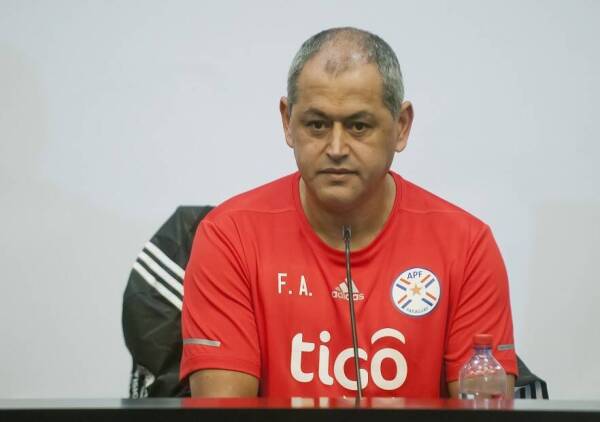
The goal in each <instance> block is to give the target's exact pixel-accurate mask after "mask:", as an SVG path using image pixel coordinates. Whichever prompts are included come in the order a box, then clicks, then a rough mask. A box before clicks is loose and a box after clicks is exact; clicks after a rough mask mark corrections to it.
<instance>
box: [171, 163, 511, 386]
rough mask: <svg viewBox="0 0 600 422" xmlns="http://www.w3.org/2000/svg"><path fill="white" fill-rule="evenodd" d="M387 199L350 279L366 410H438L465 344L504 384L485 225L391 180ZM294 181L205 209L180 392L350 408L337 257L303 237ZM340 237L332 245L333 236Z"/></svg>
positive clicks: (496, 270) (498, 297) (503, 295)
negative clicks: (434, 406)
mask: <svg viewBox="0 0 600 422" xmlns="http://www.w3.org/2000/svg"><path fill="white" fill-rule="evenodd" d="M392 175H393V177H394V181H395V183H396V199H395V202H394V206H393V209H392V211H391V213H390V216H389V217H388V220H387V222H386V224H385V226H384V228H383V229H382V231H381V233H379V235H378V236H377V238H376V239H375V240H374V241H373V242H371V244H369V245H368V246H367V247H365V248H363V249H360V250H357V251H353V252H352V254H351V259H352V278H353V279H354V280H353V283H354V284H353V286H354V300H355V310H356V321H357V333H358V342H359V347H360V349H359V356H360V361H361V370H360V373H361V375H360V376H361V381H362V385H363V388H364V395H366V396H403V397H439V396H440V393H441V391H440V386H441V383H442V382H448V381H453V380H456V379H458V372H459V370H460V368H461V367H462V365H463V364H464V363H465V362H466V361H467V360H468V359H469V358H470V355H471V350H472V337H473V335H474V334H476V333H490V334H492V335H493V338H494V355H495V357H496V358H497V359H498V360H499V361H500V363H501V364H502V365H503V366H504V368H505V369H506V371H507V372H508V373H512V374H516V373H517V365H516V356H515V352H514V347H513V329H512V318H511V311H510V303H509V292H508V281H507V275H506V270H505V267H504V263H503V261H502V257H501V256H500V252H499V251H498V248H497V246H496V243H495V241H494V239H493V236H492V234H491V231H490V229H489V227H488V226H487V225H485V224H484V223H483V222H481V221H480V220H478V219H477V218H475V217H473V216H472V215H470V214H468V213H467V212H465V211H463V210H461V209H459V208H457V207H456V206H454V205H451V204H449V203H448V202H446V201H444V200H442V199H440V198H438V197H436V196H434V195H433V194H431V193H429V192H427V191H425V190H423V189H421V188H419V187H417V186H416V185H414V184H412V183H410V182H408V181H406V180H404V179H402V178H401V177H400V176H399V175H397V174H395V173H392ZM299 179H300V174H299V173H295V174H292V175H289V176H287V177H284V178H282V179H279V180H276V181H274V182H271V183H269V184H267V185H265V186H262V187H259V188H257V189H254V190H252V191H250V192H247V193H244V194H241V195H239V196H236V197H234V198H232V199H230V200H228V201H226V202H225V203H223V204H222V205H220V206H219V207H217V208H215V209H214V210H213V211H212V212H211V213H210V214H209V215H208V216H207V217H205V218H204V220H202V222H201V223H200V225H199V227H198V231H197V233H196V238H195V240H194V245H193V248H192V253H191V257H190V261H189V263H188V266H187V269H186V273H185V280H184V289H185V295H184V303H183V312H182V336H183V342H184V344H183V356H182V361H181V373H180V376H181V378H185V377H187V376H189V375H190V373H192V372H194V371H197V370H200V369H208V368H219V369H229V370H235V371H241V372H245V373H248V374H251V375H253V376H255V377H257V378H258V379H259V380H260V387H259V388H260V395H261V396H282V397H291V396H305V397H306V396H313V397H317V396H344V395H346V396H348V395H354V392H355V391H356V386H355V379H356V378H355V369H354V363H353V352H352V336H351V330H350V323H349V312H348V307H349V306H348V290H347V287H346V282H345V258H344V253H343V252H341V251H338V250H335V249H333V248H331V247H329V246H328V245H327V244H325V243H324V242H323V241H322V240H321V239H320V238H319V237H318V236H317V235H316V234H315V232H314V231H313V229H312V228H311V226H310V224H309V222H308V220H307V218H306V216H305V214H304V211H303V209H302V205H301V203H300V195H299ZM340 236H341V233H340Z"/></svg>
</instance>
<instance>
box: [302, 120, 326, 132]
mask: <svg viewBox="0 0 600 422" xmlns="http://www.w3.org/2000/svg"><path fill="white" fill-rule="evenodd" d="M306 126H308V127H309V128H310V129H312V130H315V131H321V130H323V129H325V128H326V127H327V125H326V123H325V122H324V121H323V120H311V121H310V122H308V123H307V124H306Z"/></svg>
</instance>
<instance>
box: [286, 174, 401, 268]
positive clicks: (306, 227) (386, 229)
mask: <svg viewBox="0 0 600 422" xmlns="http://www.w3.org/2000/svg"><path fill="white" fill-rule="evenodd" d="M389 173H390V174H391V175H392V177H393V178H394V183H396V198H395V199H394V205H393V207H392V211H391V212H390V215H389V216H388V219H387V221H386V222H385V225H384V226H383V229H382V230H381V231H380V232H379V234H378V235H377V237H376V238H375V239H373V241H372V242H371V243H369V244H368V245H367V246H365V247H364V248H361V249H359V250H356V251H352V252H351V253H352V265H359V264H360V263H361V262H364V261H369V260H371V259H372V258H373V257H374V256H375V254H377V250H378V248H379V246H380V245H381V244H382V243H383V240H384V238H385V237H386V236H389V234H390V232H391V231H392V230H391V226H392V225H393V224H394V222H395V221H396V220H397V218H398V215H397V214H398V210H399V209H400V202H401V200H402V198H403V197H404V183H403V179H402V177H400V175H399V174H397V173H395V172H393V171H391V170H390V171H389ZM291 180H292V194H293V197H294V205H295V207H296V212H297V213H298V217H299V220H300V224H301V226H302V231H303V232H304V234H305V236H306V237H307V239H308V241H309V242H310V243H311V244H312V245H313V246H315V247H316V248H318V249H319V250H320V251H322V252H323V253H325V254H327V255H328V256H329V257H330V258H331V259H332V260H333V261H335V263H336V264H342V265H344V262H345V257H344V252H343V251H338V250H337V249H334V248H332V247H331V246H329V245H328V244H327V243H325V242H324V241H323V240H321V238H320V237H319V236H317V234H316V233H315V231H314V230H313V228H312V226H311V225H310V223H309V222H308V218H307V217H306V214H305V213H304V209H303V208H302V203H301V202H300V172H296V173H295V174H294V175H293V177H292V178H291ZM340 232H341V229H340ZM340 235H341V233H340Z"/></svg>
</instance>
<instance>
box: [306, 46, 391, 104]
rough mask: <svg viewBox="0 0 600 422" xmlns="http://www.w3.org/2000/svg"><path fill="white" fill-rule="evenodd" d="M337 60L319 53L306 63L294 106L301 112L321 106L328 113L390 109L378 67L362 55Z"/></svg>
mask: <svg viewBox="0 0 600 422" xmlns="http://www.w3.org/2000/svg"><path fill="white" fill-rule="evenodd" d="M336 59H337V58H336V57H331V55H321V54H318V55H316V56H315V57H314V58H312V59H311V60H309V61H308V62H307V63H306V64H305V66H304V68H303V69H302V72H301V73H300V76H299V78H298V86H297V87H298V98H297V103H296V104H295V105H294V107H296V108H298V109H299V111H301V112H302V111H303V110H307V109H311V108H317V109H319V110H322V111H323V112H325V113H328V114H337V113H340V114H344V113H346V114H348V113H349V114H353V113H356V112H359V111H368V112H371V113H377V112H384V111H386V110H387V109H386V108H385V105H384V103H383V95H382V94H383V83H382V79H381V74H380V73H379V69H378V68H377V66H376V65H375V64H374V63H366V61H365V60H364V59H363V58H362V57H360V56H355V57H353V58H351V60H350V61H348V60H346V61H339V60H336Z"/></svg>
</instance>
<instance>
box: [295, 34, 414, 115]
mask: <svg viewBox="0 0 600 422" xmlns="http://www.w3.org/2000/svg"><path fill="white" fill-rule="evenodd" d="M312 59H314V60H317V61H321V62H322V65H323V69H324V70H325V71H326V72H327V73H330V74H332V75H333V76H336V75H339V74H340V73H343V72H345V71H347V70H349V69H351V68H353V67H355V66H357V65H362V64H367V63H374V64H375V65H377V68H378V69H379V73H380V75H381V80H382V85H383V86H382V92H383V98H382V100H383V103H384V104H385V106H386V107H387V108H388V110H389V111H390V113H392V116H394V117H397V116H398V114H399V112H400V106H401V104H402V101H403V99H404V86H403V84H402V73H401V71H400V65H399V63H398V59H397V57H396V54H395V53H394V51H393V50H392V49H391V47H390V46H389V45H388V44H387V43H386V42H385V41H384V40H382V39H381V38H379V37H378V36H377V35H374V34H371V33H370V32H367V31H363V30H360V29H356V28H332V29H328V30H325V31H322V32H319V33H318V34H316V35H313V36H312V37H311V38H309V39H308V40H306V41H305V42H304V43H303V44H302V46H301V47H300V50H299V51H298V53H296V56H295V57H294V60H293V61H292V65H291V66H290V70H289V73H288V83H287V91H288V95H287V96H288V104H289V108H288V109H289V111H290V112H291V110H292V107H293V105H294V104H295V103H296V102H297V101H298V95H299V92H298V78H299V77H300V73H301V72H302V69H304V65H305V64H306V63H307V62H308V61H309V60H312Z"/></svg>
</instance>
